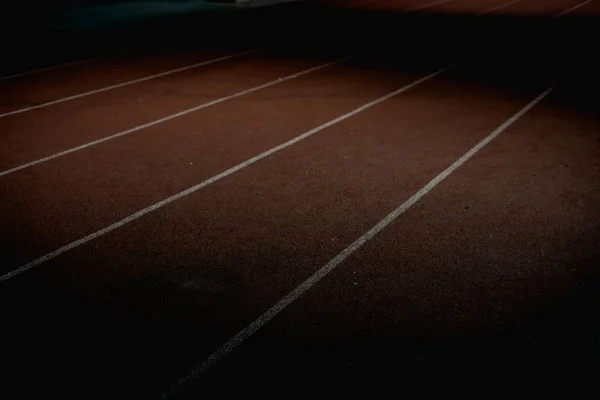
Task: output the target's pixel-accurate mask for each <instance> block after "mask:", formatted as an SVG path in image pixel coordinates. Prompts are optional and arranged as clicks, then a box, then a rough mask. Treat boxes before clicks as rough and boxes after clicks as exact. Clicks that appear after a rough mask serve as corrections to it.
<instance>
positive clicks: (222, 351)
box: [162, 87, 553, 398]
mask: <svg viewBox="0 0 600 400" xmlns="http://www.w3.org/2000/svg"><path fill="white" fill-rule="evenodd" d="M552 90H553V87H550V88H549V89H547V90H546V91H545V92H543V93H542V94H540V95H539V96H538V97H536V98H535V99H534V100H532V101H531V102H530V103H529V104H527V105H526V106H525V107H523V108H522V109H521V110H520V111H518V112H517V113H516V114H514V115H513V116H512V117H511V118H509V119H508V120H506V121H505V122H504V123H503V124H502V125H500V126H499V127H498V128H496V129H495V130H494V131H493V132H492V133H490V134H489V135H488V136H487V137H485V138H484V139H483V140H481V141H480V142H479V143H478V144H476V145H475V146H474V147H472V148H471V150H469V151H467V152H466V153H465V154H464V155H463V156H461V157H460V158H459V159H457V160H456V161H454V163H452V164H451V165H450V166H449V167H448V168H446V169H445V170H444V171H442V172H441V173H440V174H439V175H438V176H436V177H435V178H433V179H432V180H431V181H429V183H427V184H426V185H425V186H423V187H422V188H421V189H420V190H419V191H418V192H416V193H415V194H414V195H412V196H411V197H410V198H409V199H408V200H406V201H405V202H404V203H402V204H401V205H400V206H399V207H398V208H396V209H395V210H394V211H392V212H391V213H390V214H388V215H387V216H386V217H385V218H384V219H382V220H381V221H379V222H378V223H377V224H376V225H375V226H373V227H372V228H371V229H369V230H368V231H367V232H366V233H365V234H363V235H362V236H360V237H359V238H358V239H356V240H355V241H354V242H353V243H352V244H350V245H349V246H348V247H346V248H345V249H344V250H342V251H341V252H340V253H339V254H338V255H337V256H335V257H334V258H333V259H331V260H330V261H329V262H328V263H327V264H325V265H324V266H322V267H321V268H320V269H319V270H318V271H317V272H315V273H314V274H313V275H311V276H310V277H309V278H308V279H306V280H305V281H304V282H302V283H301V284H300V285H298V286H297V287H296V288H295V289H294V290H292V291H291V292H289V293H288V294H287V295H286V296H285V297H283V298H282V299H281V300H279V301H278V302H277V303H276V304H275V305H274V306H272V307H271V308H269V309H268V310H267V311H266V312H265V313H264V314H262V315H261V316H260V317H258V318H257V319H255V320H254V321H253V322H252V323H250V324H249V325H248V326H247V327H246V328H244V329H243V330H241V331H240V332H238V333H237V334H236V335H235V336H233V337H232V338H231V339H229V340H228V341H227V342H226V343H225V344H224V345H222V346H221V347H220V348H219V349H218V350H216V351H215V352H214V353H212V354H211V355H210V356H209V357H208V358H206V359H205V360H204V361H203V362H202V363H200V364H198V365H197V366H196V367H194V368H193V369H192V370H191V371H190V373H189V374H188V375H187V376H185V377H184V378H182V379H180V380H179V381H178V382H176V383H175V384H174V385H172V386H171V388H170V389H169V390H168V391H167V392H165V393H163V395H162V397H163V398H168V397H171V396H172V395H174V394H176V393H177V392H179V391H180V390H182V389H183V388H184V387H186V386H188V385H189V384H190V383H192V382H193V381H194V380H196V379H197V378H199V377H200V376H201V375H202V374H203V373H205V372H206V371H207V370H208V369H209V368H211V367H212V366H214V365H215V364H217V363H218V362H219V361H220V360H222V359H223V358H224V357H225V356H227V355H228V354H229V353H231V352H232V351H233V349H235V348H236V347H237V346H239V345H240V344H241V343H242V342H244V341H245V340H246V339H248V338H249V337H250V336H252V335H253V334H254V333H255V332H256V331H258V330H259V329H260V328H261V327H263V326H264V325H265V324H266V323H267V322H269V321H270V320H271V319H273V318H274V317H275V316H276V315H277V314H279V313H280V312H281V311H282V310H283V309H285V308H286V307H287V306H289V305H290V304H291V303H293V302H294V301H295V300H297V299H298V298H299V297H300V296H302V295H303V294H304V293H305V292H306V291H308V290H309V289H310V288H311V287H312V286H314V285H315V284H316V283H318V282H319V281H320V280H321V279H323V278H324V277H325V276H326V275H327V274H329V273H330V272H331V271H333V269H335V268H336V267H337V266H338V265H339V264H341V263H342V262H343V261H344V260H346V259H347V258H348V257H350V256H351V255H352V254H353V253H354V252H356V251H357V250H359V249H360V248H361V247H362V246H363V245H364V244H365V243H367V242H368V241H369V240H370V239H372V238H373V237H374V236H375V235H377V234H378V233H379V232H381V231H382V230H383V229H385V228H386V227H387V226H388V225H390V224H391V223H392V222H393V221H394V220H395V219H396V218H398V217H399V216H400V215H402V214H403V213H404V212H406V210H408V209H409V208H410V207H411V206H412V205H414V204H415V203H416V202H417V201H419V200H420V199H421V198H422V197H423V196H425V195H426V194H427V193H429V192H430V191H431V190H433V189H434V188H435V187H436V186H437V185H438V184H440V183H441V182H442V181H443V180H444V179H446V178H447V177H448V176H449V175H450V174H451V173H452V172H454V171H456V169H458V168H459V167H460V166H461V165H463V164H464V163H465V162H466V161H468V160H469V159H470V158H471V157H473V155H475V153H477V152H478V151H479V150H481V149H482V148H484V147H485V146H486V145H487V144H488V143H490V142H491V141H492V140H494V138H496V136H498V135H499V134H501V133H502V132H504V131H505V130H506V129H507V128H508V127H509V126H511V125H512V124H513V123H514V122H515V121H517V120H518V119H519V118H521V117H522V116H523V115H524V114H525V113H526V112H528V111H529V110H530V109H531V108H533V107H534V106H535V105H536V104H538V103H539V102H540V101H542V100H543V99H544V98H545V97H546V96H547V95H548V94H550V92H551V91H552Z"/></svg>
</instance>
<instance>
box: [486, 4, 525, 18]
mask: <svg viewBox="0 0 600 400" xmlns="http://www.w3.org/2000/svg"><path fill="white" fill-rule="evenodd" d="M521 1H523V0H513V1H509V2H508V3H503V4H500V5H497V6H494V7H492V8H488V9H487V10H483V11H481V12H478V13H477V14H475V16H477V17H478V16H480V15H485V14H488V13H491V12H494V11H497V10H501V9H503V8H506V7H508V6H511V5H513V4H516V3H519V2H521Z"/></svg>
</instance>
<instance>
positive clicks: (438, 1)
mask: <svg viewBox="0 0 600 400" xmlns="http://www.w3.org/2000/svg"><path fill="white" fill-rule="evenodd" d="M381 1H382V0H365V1H359V2H356V3H352V4H349V6H350V7H361V6H366V5H369V4H372V3H380V2H381ZM451 1H456V0H436V1H433V2H431V3H426V4H423V5H420V6H416V7H413V8H409V9H406V10H404V11H402V12H401V13H400V14H407V13H410V12H413V11H417V10H422V9H425V8H428V7H433V6H435V5H437V4H444V3H449V2H451Z"/></svg>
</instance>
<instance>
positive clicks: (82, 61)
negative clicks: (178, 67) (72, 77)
mask: <svg viewBox="0 0 600 400" xmlns="http://www.w3.org/2000/svg"><path fill="white" fill-rule="evenodd" d="M138 51H140V50H139V49H135V50H126V51H120V52H117V53H110V54H106V55H102V56H98V57H91V58H84V59H82V60H76V61H71V62H68V63H64V64H58V65H52V66H50V67H45V68H40V69H34V70H31V71H25V72H19V73H18V74H13V75H8V76H3V77H0V81H4V80H7V79H13V78H20V77H22V76H27V75H33V74H38V73H40V72H46V71H52V70H55V69H60V68H66V67H71V66H73V65H78V64H84V63H88V62H92V61H96V60H100V59H104V58H110V57H114V56H120V55H125V54H130V53H135V52H138Z"/></svg>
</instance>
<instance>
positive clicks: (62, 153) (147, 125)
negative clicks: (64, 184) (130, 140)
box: [0, 56, 353, 177]
mask: <svg viewBox="0 0 600 400" xmlns="http://www.w3.org/2000/svg"><path fill="white" fill-rule="evenodd" d="M352 57H353V56H350V57H344V58H340V59H338V60H335V61H332V62H328V63H325V64H320V65H317V66H316V67H312V68H308V69H305V70H303V71H300V72H296V73H294V74H291V75H287V76H284V77H283V78H279V79H276V80H273V81H270V82H267V83H264V84H262V85H258V86H254V87H252V88H250V89H246V90H242V91H241V92H237V93H234V94H231V95H228V96H225V97H221V98H218V99H216V100H212V101H209V102H207V103H202V104H200V105H198V106H195V107H192V108H188V109H187V110H183V111H179V112H177V113H175V114H171V115H168V116H166V117H163V118H160V119H157V120H154V121H151V122H148V123H145V124H142V125H138V126H136V127H134V128H131V129H127V130H124V131H121V132H117V133H115V134H113V135H110V136H105V137H103V138H100V139H97V140H93V141H91V142H87V143H84V144H82V145H79V146H76V147H71V148H70V149H67V150H63V151H60V152H58V153H54V154H51V155H49V156H46V157H42V158H38V159H37V160H34V161H30V162H27V163H25V164H21V165H18V166H16V167H13V168H10V169H7V170H4V171H0V177H2V176H4V175H8V174H11V173H13V172H17V171H20V170H22V169H25V168H28V167H31V166H34V165H38V164H41V163H44V162H46V161H50V160H54V159H55V158H59V157H63V156H66V155H67V154H71V153H74V152H76V151H80V150H83V149H87V148H88V147H92V146H95V145H97V144H100V143H104V142H107V141H109V140H113V139H116V138H119V137H121V136H125V135H129V134H131V133H134V132H137V131H140V130H142V129H146V128H150V127H152V126H154V125H158V124H162V123H164V122H167V121H170V120H172V119H175V118H179V117H182V116H184V115H187V114H190V113H193V112H195V111H198V110H201V109H203V108H207V107H210V106H214V105H215V104H219V103H223V102H224V101H227V100H231V99H235V98H236V97H240V96H244V95H246V94H249V93H252V92H256V91H257V90H261V89H265V88H268V87H269V86H273V85H276V84H278V83H282V82H285V81H288V80H290V79H295V78H298V77H300V76H302V75H306V74H309V73H311V72H314V71H317V70H319V69H322V68H325V67H329V66H330V65H333V64H337V63H340V62H343V61H347V60H349V59H351V58H352Z"/></svg>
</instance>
